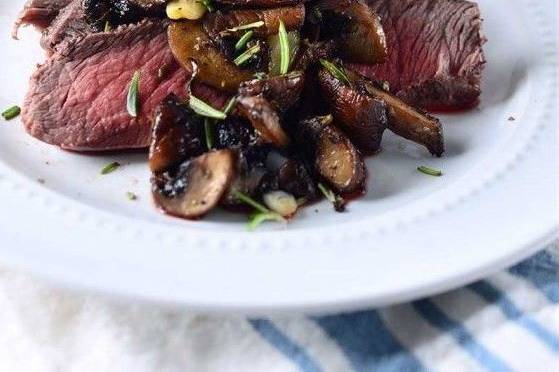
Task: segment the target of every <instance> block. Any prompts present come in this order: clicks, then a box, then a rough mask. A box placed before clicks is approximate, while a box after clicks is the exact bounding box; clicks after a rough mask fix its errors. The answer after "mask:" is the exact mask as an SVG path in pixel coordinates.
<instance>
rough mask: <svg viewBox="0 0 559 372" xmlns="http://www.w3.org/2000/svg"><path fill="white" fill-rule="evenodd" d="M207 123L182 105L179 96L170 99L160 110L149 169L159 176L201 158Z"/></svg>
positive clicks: (154, 129) (163, 103) (157, 113)
mask: <svg viewBox="0 0 559 372" xmlns="http://www.w3.org/2000/svg"><path fill="white" fill-rule="evenodd" d="M203 128H204V121H203V119H202V118H200V117H199V116H198V115H195V114H194V112H193V111H192V110H191V109H190V108H188V107H187V106H186V105H184V104H183V103H181V102H180V101H179V99H178V98H177V97H176V96H175V95H170V96H168V97H167V98H166V99H165V101H163V102H162V103H161V104H160V105H159V107H158V108H157V110H156V113H155V124H154V127H153V134H152V142H151V147H150V156H149V166H150V169H151V171H152V172H154V173H159V172H164V171H165V170H167V169H169V168H171V167H173V166H174V165H176V164H177V163H180V162H181V161H183V160H184V159H188V158H192V157H195V156H198V155H201V154H202V153H203V152H204V151H205V148H204V144H203V141H202V138H203V131H204V129H203Z"/></svg>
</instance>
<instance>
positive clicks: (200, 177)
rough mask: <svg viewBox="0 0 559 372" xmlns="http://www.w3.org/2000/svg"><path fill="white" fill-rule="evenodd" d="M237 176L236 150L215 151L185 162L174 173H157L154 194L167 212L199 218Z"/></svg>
mask: <svg viewBox="0 0 559 372" xmlns="http://www.w3.org/2000/svg"><path fill="white" fill-rule="evenodd" d="M234 178H235V154H234V152H233V151H231V150H219V151H213V152H209V153H206V154H204V155H201V156H199V157H197V158H194V159H192V160H188V161H186V162H184V163H182V164H181V165H180V166H179V167H178V169H177V170H176V171H175V172H172V173H171V172H166V173H163V174H156V175H154V177H153V178H152V193H153V197H154V200H155V202H156V204H157V205H158V206H159V207H160V208H161V209H162V210H163V211H165V212H166V213H168V214H171V215H173V216H177V217H182V218H187V219H197V218H200V217H202V216H204V215H205V214H207V213H208V212H209V211H210V210H212V209H213V208H214V207H215V206H216V205H218V203H219V201H220V200H221V198H222V197H223V195H224V194H225V193H226V192H227V190H228V189H229V187H230V185H231V182H232V181H233V179H234Z"/></svg>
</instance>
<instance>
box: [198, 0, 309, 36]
mask: <svg viewBox="0 0 559 372" xmlns="http://www.w3.org/2000/svg"><path fill="white" fill-rule="evenodd" d="M280 21H283V23H284V25H285V28H286V29H287V31H293V30H298V29H300V28H301V27H302V26H303V22H304V21H305V7H304V5H302V4H300V5H296V6H288V7H279V8H270V9H241V10H230V11H217V12H215V13H211V14H209V15H208V16H207V17H206V18H205V19H204V29H205V30H206V32H207V33H208V35H211V36H212V37H220V36H237V37H238V36H241V35H242V34H243V33H244V32H246V29H243V27H242V26H245V25H250V24H254V23H256V22H262V25H261V26H258V27H253V28H251V29H250V30H251V31H253V32H254V35H255V36H256V37H267V36H270V35H275V34H277V33H278V28H279V24H280Z"/></svg>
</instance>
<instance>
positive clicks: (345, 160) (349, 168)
mask: <svg viewBox="0 0 559 372" xmlns="http://www.w3.org/2000/svg"><path fill="white" fill-rule="evenodd" d="M333 122H334V118H333V117H332V116H331V115H328V116H322V117H314V118H311V119H307V120H303V121H301V122H300V123H299V135H298V141H299V146H300V147H301V148H302V150H303V151H305V153H306V155H307V158H308V159H312V160H311V161H312V162H313V165H314V170H315V172H316V173H317V174H318V175H319V176H320V178H322V179H323V180H324V181H326V182H327V183H328V184H329V185H330V186H331V187H332V188H333V189H334V190H335V191H336V192H339V193H342V194H345V193H353V192H356V191H362V190H363V189H364V187H365V182H366V170H365V163H364V161H363V157H362V156H361V154H360V153H359V151H358V150H357V149H356V148H355V146H354V145H353V144H352V143H351V141H350V140H349V139H348V138H347V137H346V136H345V135H344V134H343V133H342V132H341V131H340V130H339V129H338V128H336V127H335V126H334V125H333Z"/></svg>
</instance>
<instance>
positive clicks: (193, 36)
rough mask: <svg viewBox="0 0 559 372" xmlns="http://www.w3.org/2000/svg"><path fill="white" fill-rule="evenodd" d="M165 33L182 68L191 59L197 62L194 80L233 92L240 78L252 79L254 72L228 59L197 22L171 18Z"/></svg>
mask: <svg viewBox="0 0 559 372" xmlns="http://www.w3.org/2000/svg"><path fill="white" fill-rule="evenodd" d="M168 35H169V45H170V47H171V50H172V52H173V54H174V56H175V58H176V59H177V61H179V63H181V64H182V66H183V67H184V68H185V69H187V70H188V71H190V69H191V60H194V61H195V62H196V63H197V65H198V68H199V73H198V74H197V76H196V80H197V81H199V82H203V83H206V84H208V85H210V86H212V87H214V88H217V89H221V90H225V91H228V92H236V91H237V89H238V87H239V85H240V84H241V83H242V82H243V81H247V80H250V79H252V77H253V74H254V72H251V71H250V70H243V69H241V68H239V67H237V66H235V64H233V63H232V62H230V61H228V60H227V59H226V58H225V56H224V55H223V54H222V53H221V52H220V51H219V50H218V49H217V48H216V47H215V46H214V44H213V43H212V42H211V40H210V39H209V37H208V35H207V34H206V32H205V31H204V30H203V29H202V26H201V25H200V23H195V22H190V21H186V22H173V23H171V25H170V26H169V31H168Z"/></svg>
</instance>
